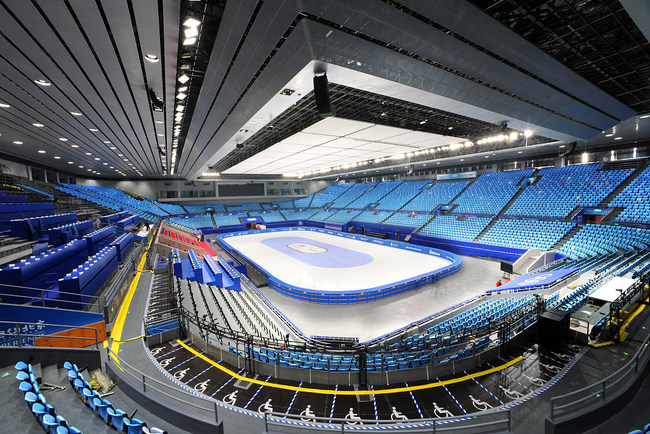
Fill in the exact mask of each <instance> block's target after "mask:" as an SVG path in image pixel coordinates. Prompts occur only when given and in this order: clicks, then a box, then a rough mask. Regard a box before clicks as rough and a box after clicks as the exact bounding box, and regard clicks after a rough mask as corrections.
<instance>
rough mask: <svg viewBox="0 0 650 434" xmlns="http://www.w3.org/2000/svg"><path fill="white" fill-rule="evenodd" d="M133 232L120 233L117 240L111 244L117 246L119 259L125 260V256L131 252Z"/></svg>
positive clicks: (120, 260)
mask: <svg viewBox="0 0 650 434" xmlns="http://www.w3.org/2000/svg"><path fill="white" fill-rule="evenodd" d="M133 240H134V238H133V234H132V233H126V234H122V235H120V236H119V237H118V238H117V239H116V240H114V241H112V242H111V243H110V244H109V245H110V246H115V247H117V260H118V262H124V258H126V255H128V254H129V251H130V250H131V247H133Z"/></svg>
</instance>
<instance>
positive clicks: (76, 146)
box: [70, 145, 79, 148]
mask: <svg viewBox="0 0 650 434" xmlns="http://www.w3.org/2000/svg"><path fill="white" fill-rule="evenodd" d="M70 146H71V147H72V148H78V147H79V145H70Z"/></svg>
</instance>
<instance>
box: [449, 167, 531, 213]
mask: <svg viewBox="0 0 650 434" xmlns="http://www.w3.org/2000/svg"><path fill="white" fill-rule="evenodd" d="M534 171H535V169H526V170H511V171H507V172H487V173H484V174H482V175H481V176H479V177H478V179H477V180H476V181H474V182H473V183H472V185H470V186H469V187H468V188H467V190H465V191H464V192H463V194H461V195H460V196H459V197H458V198H457V199H456V200H455V201H454V203H455V204H457V205H458V207H456V208H454V211H453V212H454V213H458V214H488V215H496V214H498V213H499V212H500V211H501V210H502V209H503V207H504V206H506V204H507V203H508V202H509V201H510V199H512V197H513V196H514V195H515V194H516V193H517V191H519V189H520V188H521V187H519V186H518V185H517V184H518V183H519V181H521V179H522V178H523V177H527V176H530V175H532V174H533V172H534Z"/></svg>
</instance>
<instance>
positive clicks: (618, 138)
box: [614, 136, 623, 140]
mask: <svg viewBox="0 0 650 434" xmlns="http://www.w3.org/2000/svg"><path fill="white" fill-rule="evenodd" d="M622 138H623V137H620V136H619V137H614V140H621V139H622Z"/></svg>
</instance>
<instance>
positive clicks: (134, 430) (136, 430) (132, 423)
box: [124, 417, 142, 434]
mask: <svg viewBox="0 0 650 434" xmlns="http://www.w3.org/2000/svg"><path fill="white" fill-rule="evenodd" d="M124 426H125V427H126V434H141V433H142V421H141V420H138V419H132V420H129V419H127V418H126V417H125V418H124Z"/></svg>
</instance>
